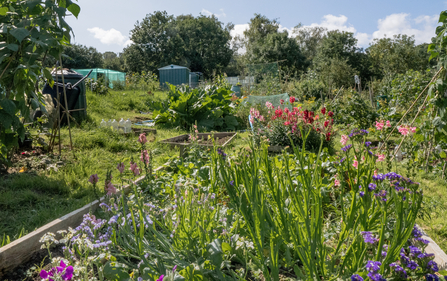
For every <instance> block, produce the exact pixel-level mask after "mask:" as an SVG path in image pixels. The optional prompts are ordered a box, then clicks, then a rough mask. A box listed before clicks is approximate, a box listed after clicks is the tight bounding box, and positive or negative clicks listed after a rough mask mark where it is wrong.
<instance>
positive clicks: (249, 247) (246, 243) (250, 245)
mask: <svg viewBox="0 0 447 281" xmlns="http://www.w3.org/2000/svg"><path fill="white" fill-rule="evenodd" d="M245 246H246V247H247V248H248V249H253V250H254V249H255V247H254V246H253V242H245Z"/></svg>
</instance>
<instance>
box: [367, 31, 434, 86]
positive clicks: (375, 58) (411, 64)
mask: <svg viewBox="0 0 447 281" xmlns="http://www.w3.org/2000/svg"><path fill="white" fill-rule="evenodd" d="M419 48H421V47H419ZM419 48H417V47H416V45H415V40H414V36H408V35H402V34H399V35H394V36H393V38H381V39H374V41H373V43H372V44H370V47H369V48H368V49H366V52H367V54H368V56H369V58H370V61H371V63H372V66H371V68H372V70H373V72H374V74H375V75H376V76H378V77H379V78H382V77H384V76H388V77H392V76H394V75H395V74H403V73H405V72H406V71H407V70H410V69H413V70H419V71H423V70H426V69H427V67H429V64H428V57H427V54H426V53H424V52H421V51H420V49H419ZM425 52H426V51H425Z"/></svg>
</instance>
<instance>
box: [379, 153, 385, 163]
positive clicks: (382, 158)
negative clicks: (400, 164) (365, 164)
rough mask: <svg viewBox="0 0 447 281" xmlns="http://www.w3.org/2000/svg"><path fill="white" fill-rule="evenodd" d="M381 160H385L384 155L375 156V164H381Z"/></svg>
mask: <svg viewBox="0 0 447 281" xmlns="http://www.w3.org/2000/svg"><path fill="white" fill-rule="evenodd" d="M383 160H385V154H379V155H377V162H382V161H383Z"/></svg>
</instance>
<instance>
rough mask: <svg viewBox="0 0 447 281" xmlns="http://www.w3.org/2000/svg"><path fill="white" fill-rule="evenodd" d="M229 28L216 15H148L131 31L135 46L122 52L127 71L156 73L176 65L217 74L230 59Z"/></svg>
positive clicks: (230, 27) (206, 73) (156, 13)
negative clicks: (168, 66)
mask: <svg viewBox="0 0 447 281" xmlns="http://www.w3.org/2000/svg"><path fill="white" fill-rule="evenodd" d="M231 29H232V25H231V24H230V25H227V26H226V27H224V26H223V24H222V23H221V22H220V21H218V20H217V18H216V17H215V16H209V17H206V16H203V15H201V16H199V17H193V16H191V15H181V16H178V17H176V18H175V17H174V16H172V15H168V14H167V13H166V12H155V13H154V14H149V15H147V16H146V17H145V18H144V19H143V21H142V22H141V23H139V22H137V24H136V25H135V28H134V29H133V30H132V31H131V37H130V39H131V40H132V41H133V42H134V43H133V44H132V45H130V46H129V47H128V48H126V49H125V50H124V58H125V64H126V68H127V70H128V71H131V72H141V71H143V70H145V71H152V72H155V73H157V69H158V68H160V67H163V66H165V65H169V64H179V65H183V66H187V67H189V68H190V69H191V71H200V72H204V73H205V75H211V74H212V72H214V71H216V72H218V73H219V72H221V71H222V69H223V68H224V67H226V66H227V65H228V63H229V62H230V60H231V56H232V50H231V48H230V40H231V36H230V30H231Z"/></svg>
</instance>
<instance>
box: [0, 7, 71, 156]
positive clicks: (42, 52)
mask: <svg viewBox="0 0 447 281" xmlns="http://www.w3.org/2000/svg"><path fill="white" fill-rule="evenodd" d="M79 12H80V7H79V5H77V4H76V3H74V2H73V1H71V0H26V1H24V0H23V1H20V0H0V162H1V161H3V162H6V161H7V156H8V152H9V151H10V150H11V148H13V147H14V146H16V145H17V144H18V138H22V139H23V138H24V133H25V129H24V126H23V123H24V120H26V119H27V118H29V115H30V108H31V109H36V108H38V107H40V108H41V110H43V111H44V110H45V108H44V107H43V102H42V98H41V97H42V95H41V94H40V93H39V91H38V89H37V84H38V80H39V79H40V78H41V77H44V78H45V79H47V80H48V81H50V84H52V83H54V82H53V80H52V77H51V73H50V71H49V70H47V69H46V68H44V67H43V63H44V61H45V60H46V59H47V58H49V57H53V58H55V59H59V56H60V55H61V53H62V46H63V45H67V44H69V43H70V36H71V33H72V29H71V28H70V26H69V25H68V24H67V22H66V21H65V17H66V16H67V15H69V14H70V13H71V14H72V15H74V16H75V17H78V14H79ZM22 118H24V119H22Z"/></svg>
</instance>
